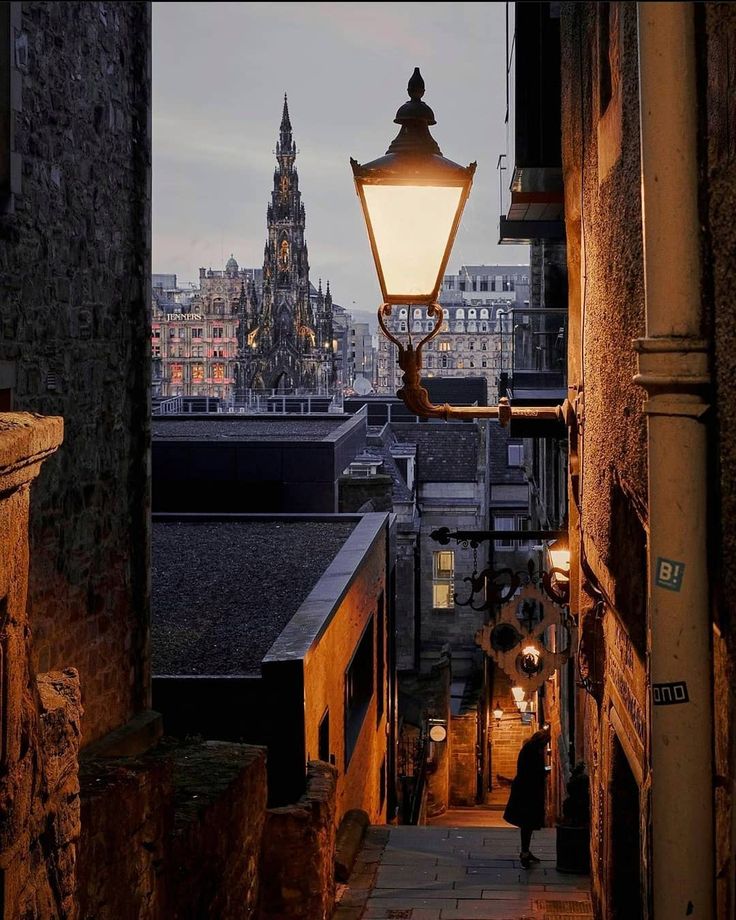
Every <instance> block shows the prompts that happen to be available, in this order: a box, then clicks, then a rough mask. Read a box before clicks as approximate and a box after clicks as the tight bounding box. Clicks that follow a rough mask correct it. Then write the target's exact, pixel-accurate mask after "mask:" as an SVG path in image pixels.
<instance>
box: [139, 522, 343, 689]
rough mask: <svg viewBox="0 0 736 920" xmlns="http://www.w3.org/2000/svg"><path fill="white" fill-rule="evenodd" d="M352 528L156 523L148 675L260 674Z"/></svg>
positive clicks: (326, 524)
mask: <svg viewBox="0 0 736 920" xmlns="http://www.w3.org/2000/svg"><path fill="white" fill-rule="evenodd" d="M355 527H356V522H355V521H344V520H343V521H334V522H333V521H331V522H312V521H307V522H305V521H288V522H286V521H267V522H260V521H232V522H230V521H225V522H224V521H211V520H210V521H208V520H202V521H196V522H191V521H176V520H170V521H160V520H158V521H157V520H154V522H153V526H152V585H151V611H152V613H151V647H152V658H153V672H154V674H258V673H259V672H260V664H261V660H262V659H263V656H264V655H265V654H266V653H267V652H268V650H269V649H270V648H271V646H272V645H273V643H274V641H275V640H276V639H277V637H278V636H279V634H280V633H281V631H282V630H283V628H284V627H285V626H286V624H287V623H288V622H289V620H290V619H291V618H292V616H293V615H294V614H295V613H296V611H297V610H298V608H299V606H300V605H301V603H302V601H303V600H304V599H305V598H306V597H307V595H308V594H309V592H310V591H311V590H312V588H313V587H314V586H315V585H316V584H317V582H318V581H319V579H320V577H321V576H322V574H323V572H324V571H325V569H326V568H327V567H328V565H329V564H330V563H331V562H332V560H333V559H334V558H335V556H336V555H337V553H338V551H339V550H340V548H341V547H342V546H343V544H344V543H345V541H346V540H347V538H348V537H349V536H350V534H351V533H352V531H353V530H354V528H355Z"/></svg>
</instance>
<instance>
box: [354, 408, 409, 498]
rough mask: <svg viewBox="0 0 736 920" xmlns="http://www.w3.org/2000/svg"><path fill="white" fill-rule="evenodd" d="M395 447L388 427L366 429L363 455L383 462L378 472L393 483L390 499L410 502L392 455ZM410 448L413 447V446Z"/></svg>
mask: <svg viewBox="0 0 736 920" xmlns="http://www.w3.org/2000/svg"><path fill="white" fill-rule="evenodd" d="M397 446H399V445H398V442H397V440H396V436H395V434H394V433H393V431H392V430H391V429H390V427H389V426H388V425H384V426H383V427H382V428H379V427H378V426H371V427H370V428H369V429H368V443H367V445H366V448H365V451H364V454H369V455H370V456H373V457H376V458H380V459H381V460H382V461H383V466H382V467H381V468H380V472H382V473H384V474H385V475H387V476H390V477H391V480H392V482H393V485H392V487H391V497H392V499H393V500H394V501H395V502H410V501H411V500H412V498H413V497H414V496H413V494H412V491H411V489H409V487H408V486H407V484H406V480H405V479H404V476H403V474H402V472H401V470H400V469H399V465H398V464H397V462H396V460H395V458H394V456H393V453H392V448H396V447H397ZM410 446H411V447H412V448H413V447H414V445H410Z"/></svg>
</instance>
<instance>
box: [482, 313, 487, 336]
mask: <svg viewBox="0 0 736 920" xmlns="http://www.w3.org/2000/svg"><path fill="white" fill-rule="evenodd" d="M481 312H482V311H481ZM480 331H481V332H488V323H481V324H480Z"/></svg>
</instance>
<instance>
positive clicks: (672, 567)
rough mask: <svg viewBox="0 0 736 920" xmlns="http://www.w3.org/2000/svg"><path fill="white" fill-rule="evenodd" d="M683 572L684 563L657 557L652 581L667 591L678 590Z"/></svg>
mask: <svg viewBox="0 0 736 920" xmlns="http://www.w3.org/2000/svg"><path fill="white" fill-rule="evenodd" d="M684 574H685V563H684V562H675V560H674V559H664V558H662V557H661V556H660V557H659V558H658V559H657V566H656V569H655V576H654V581H655V584H657V585H659V587H660V588H667V590H668V591H679V590H680V588H681V587H682V578H683V576H684Z"/></svg>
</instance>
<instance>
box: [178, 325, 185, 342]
mask: <svg viewBox="0 0 736 920" xmlns="http://www.w3.org/2000/svg"><path fill="white" fill-rule="evenodd" d="M185 335H186V330H185V329H184V327H183V326H180V327H179V338H180V339H183V338H184V336H185Z"/></svg>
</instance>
